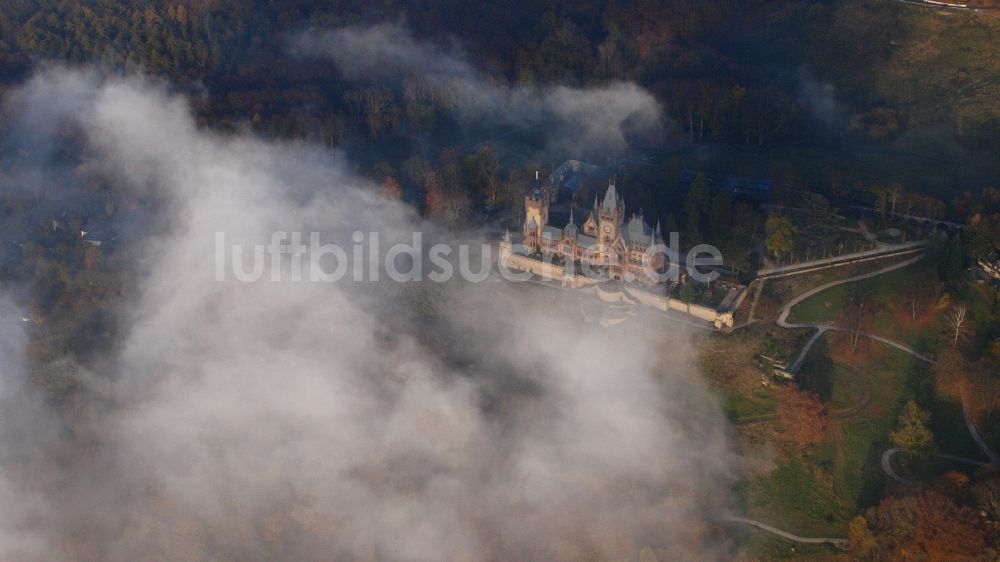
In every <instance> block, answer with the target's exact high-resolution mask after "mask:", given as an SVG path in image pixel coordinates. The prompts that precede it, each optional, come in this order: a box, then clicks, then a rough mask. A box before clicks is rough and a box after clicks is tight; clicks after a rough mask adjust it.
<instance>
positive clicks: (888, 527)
mask: <svg viewBox="0 0 1000 562" xmlns="http://www.w3.org/2000/svg"><path fill="white" fill-rule="evenodd" d="M848 547H849V548H850V549H851V553H852V555H853V557H854V558H855V559H858V560H899V561H918V560H919V561H940V562H945V561H949V560H979V559H981V557H982V555H983V552H984V550H985V548H986V536H985V532H984V530H983V527H982V523H981V521H980V519H979V518H978V517H977V516H976V514H975V512H974V511H972V510H971V509H970V508H968V507H965V506H959V505H956V504H955V502H953V501H952V500H951V499H949V498H948V497H947V496H945V495H943V494H941V493H939V492H936V491H932V490H924V491H921V492H919V493H918V494H915V495H912V496H905V497H901V498H895V497H890V498H886V499H884V500H882V502H881V503H880V504H879V506H878V507H877V508H871V509H869V510H868V511H867V512H865V515H864V517H857V518H855V519H854V520H853V521H851V524H850V526H849V529H848Z"/></svg>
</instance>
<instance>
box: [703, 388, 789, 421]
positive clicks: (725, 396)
mask: <svg viewBox="0 0 1000 562" xmlns="http://www.w3.org/2000/svg"><path fill="white" fill-rule="evenodd" d="M716 393H717V394H718V396H719V400H720V402H721V403H722V409H723V411H724V412H725V414H726V418H728V419H729V420H731V421H735V420H738V419H740V418H746V417H751V416H763V415H767V414H773V413H774V412H775V408H776V407H777V403H778V400H777V398H776V397H775V396H774V393H773V392H771V391H770V390H768V389H766V388H759V389H755V390H754V391H753V392H752V393H751V394H750V395H749V396H747V395H746V394H744V393H740V392H735V391H732V390H729V389H726V388H719V389H717V390H716Z"/></svg>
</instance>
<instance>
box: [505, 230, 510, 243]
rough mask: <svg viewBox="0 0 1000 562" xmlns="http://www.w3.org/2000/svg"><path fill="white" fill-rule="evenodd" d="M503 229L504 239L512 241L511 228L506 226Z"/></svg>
mask: <svg viewBox="0 0 1000 562" xmlns="http://www.w3.org/2000/svg"><path fill="white" fill-rule="evenodd" d="M503 230H504V233H503V241H504V242H508V243H509V242H510V229H509V228H505V229H503Z"/></svg>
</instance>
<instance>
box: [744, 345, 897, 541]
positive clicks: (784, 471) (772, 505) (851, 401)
mask: <svg viewBox="0 0 1000 562" xmlns="http://www.w3.org/2000/svg"><path fill="white" fill-rule="evenodd" d="M915 361H916V360H915V359H913V358H912V357H910V356H909V355H907V354H904V353H902V352H899V351H896V350H891V349H885V350H883V351H881V352H880V353H879V354H878V355H877V356H876V357H875V359H874V360H873V362H872V364H871V365H870V367H869V368H867V369H865V370H863V371H856V370H853V369H848V368H845V367H843V366H838V367H837V368H836V369H835V370H834V374H833V381H832V401H831V408H832V409H833V410H834V411H837V410H847V409H849V408H850V407H851V406H855V405H857V404H858V403H859V402H863V399H864V397H865V396H868V395H870V399H869V400H868V401H867V403H866V404H865V406H864V407H863V408H861V409H860V410H859V411H856V412H853V413H850V414H849V415H845V416H835V417H831V419H830V422H829V426H828V429H827V435H826V438H825V439H824V440H823V441H822V442H821V443H819V444H818V445H816V446H815V447H813V448H812V449H810V450H809V451H808V452H807V453H805V454H799V453H797V452H796V451H795V450H793V449H790V448H789V449H786V450H785V451H784V454H783V455H782V457H781V458H778V459H776V460H775V468H774V470H773V471H772V472H771V473H769V474H768V475H766V476H764V477H762V478H758V479H756V480H753V481H751V482H749V483H748V484H747V486H746V490H745V492H746V503H747V512H748V513H749V514H750V517H752V518H755V519H759V520H761V521H765V522H767V523H769V524H772V525H774V526H776V527H779V528H782V529H785V530H788V531H790V532H792V533H796V534H799V535H802V536H831V537H842V536H846V533H847V523H848V522H849V521H850V520H851V518H853V517H854V516H855V515H857V514H858V513H859V512H860V511H863V510H864V509H865V508H866V507H868V506H870V505H874V504H876V503H877V502H878V501H879V499H880V498H881V496H882V492H883V487H884V485H885V482H886V480H885V476H884V475H883V473H882V470H881V465H880V456H881V454H882V451H884V450H885V449H886V448H887V447H889V432H890V431H891V430H892V429H893V428H894V427H895V422H896V415H897V412H898V411H899V409H900V407H901V406H902V404H903V402H904V401H905V400H906V399H907V398H909V397H910V396H911V395H912V392H911V391H910V390H909V383H910V377H911V371H912V370H913V369H914V368H915V364H914V362H915ZM778 429H780V428H778Z"/></svg>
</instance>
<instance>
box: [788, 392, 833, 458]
mask: <svg viewBox="0 0 1000 562" xmlns="http://www.w3.org/2000/svg"><path fill="white" fill-rule="evenodd" d="M778 420H779V421H780V422H781V425H782V427H784V428H785V435H786V436H787V437H788V438H789V440H791V441H792V442H793V443H795V444H796V445H797V446H799V447H807V446H809V445H813V444H815V443H819V442H820V441H822V440H823V435H824V433H825V432H826V424H827V415H826V408H825V407H824V406H823V402H822V401H821V400H820V399H819V396H817V395H815V394H813V393H811V392H806V391H803V390H799V389H797V388H794V387H791V386H789V387H785V388H783V389H782V390H781V391H780V392H779V393H778Z"/></svg>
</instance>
